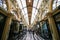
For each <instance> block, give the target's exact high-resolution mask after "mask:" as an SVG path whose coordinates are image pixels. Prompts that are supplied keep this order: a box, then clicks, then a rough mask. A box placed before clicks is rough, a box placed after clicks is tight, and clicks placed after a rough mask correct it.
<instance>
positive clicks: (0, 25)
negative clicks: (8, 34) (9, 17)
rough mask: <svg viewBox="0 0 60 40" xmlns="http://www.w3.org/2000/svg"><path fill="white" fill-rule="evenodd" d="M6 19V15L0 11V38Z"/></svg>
mask: <svg viewBox="0 0 60 40" xmlns="http://www.w3.org/2000/svg"><path fill="white" fill-rule="evenodd" d="M5 21H6V16H5V15H3V14H1V13H0V39H1V37H2V33H3V30H4V25H5Z"/></svg>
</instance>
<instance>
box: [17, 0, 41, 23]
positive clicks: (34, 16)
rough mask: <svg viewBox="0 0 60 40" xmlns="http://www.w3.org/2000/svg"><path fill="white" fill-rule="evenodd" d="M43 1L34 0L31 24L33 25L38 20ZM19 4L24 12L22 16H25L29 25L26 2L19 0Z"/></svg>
mask: <svg viewBox="0 0 60 40" xmlns="http://www.w3.org/2000/svg"><path fill="white" fill-rule="evenodd" d="M41 1H42V0H33V7H32V17H31V24H32V23H33V21H34V19H35V18H36V15H37V13H38V9H39V7H40V4H41ZM29 2H30V0H29ZM17 3H18V4H19V7H20V9H21V11H22V14H23V15H24V18H25V20H26V22H27V23H28V24H29V19H28V12H27V7H26V0H17Z"/></svg>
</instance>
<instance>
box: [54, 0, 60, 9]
mask: <svg viewBox="0 0 60 40" xmlns="http://www.w3.org/2000/svg"><path fill="white" fill-rule="evenodd" d="M59 5H60V0H54V2H53V10H54V9H55V8H56V7H58V6H59Z"/></svg>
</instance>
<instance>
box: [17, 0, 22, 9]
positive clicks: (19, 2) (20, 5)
mask: <svg viewBox="0 0 60 40" xmlns="http://www.w3.org/2000/svg"><path fill="white" fill-rule="evenodd" d="M16 1H17V3H18V5H19V7H20V9H22V4H21V1H20V0H16Z"/></svg>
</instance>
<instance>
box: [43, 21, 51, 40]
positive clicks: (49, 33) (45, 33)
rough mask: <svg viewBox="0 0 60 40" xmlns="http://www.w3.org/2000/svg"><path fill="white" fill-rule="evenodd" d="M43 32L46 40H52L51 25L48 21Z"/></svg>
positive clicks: (44, 23)
mask: <svg viewBox="0 0 60 40" xmlns="http://www.w3.org/2000/svg"><path fill="white" fill-rule="evenodd" d="M42 31H43V38H44V39H48V40H52V35H51V32H50V28H49V24H48V22H47V21H45V22H43V25H42Z"/></svg>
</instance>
